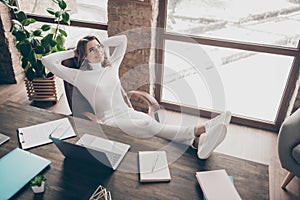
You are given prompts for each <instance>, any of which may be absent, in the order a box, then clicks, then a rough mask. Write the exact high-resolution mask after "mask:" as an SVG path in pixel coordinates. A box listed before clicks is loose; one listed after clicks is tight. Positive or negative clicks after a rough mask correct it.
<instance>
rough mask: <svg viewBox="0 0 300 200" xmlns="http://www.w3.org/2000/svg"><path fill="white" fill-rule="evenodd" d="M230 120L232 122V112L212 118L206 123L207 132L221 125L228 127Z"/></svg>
mask: <svg viewBox="0 0 300 200" xmlns="http://www.w3.org/2000/svg"><path fill="white" fill-rule="evenodd" d="M230 120H231V112H230V111H225V112H223V113H221V114H220V115H218V116H216V117H215V118H212V119H211V120H209V121H207V122H206V123H205V131H206V132H208V131H209V129H210V128H211V127H213V126H215V125H217V124H221V123H224V124H225V125H226V126H228V124H229V123H230Z"/></svg>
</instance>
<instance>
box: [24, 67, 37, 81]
mask: <svg viewBox="0 0 300 200" xmlns="http://www.w3.org/2000/svg"><path fill="white" fill-rule="evenodd" d="M25 74H26V77H27V79H28V80H29V81H32V80H33V79H34V77H35V71H34V70H33V67H30V68H28V69H27V70H26V73H25Z"/></svg>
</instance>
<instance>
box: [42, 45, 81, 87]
mask: <svg viewBox="0 0 300 200" xmlns="http://www.w3.org/2000/svg"><path fill="white" fill-rule="evenodd" d="M72 57H74V50H67V51H60V52H55V53H52V54H49V55H47V56H44V57H43V58H42V63H43V65H44V66H45V67H46V68H47V69H49V70H50V71H51V72H52V73H53V74H55V75H56V76H58V77H59V78H61V79H63V80H65V81H67V82H69V83H71V84H72V85H73V84H74V81H75V78H76V74H77V72H78V70H77V69H72V68H68V67H65V66H63V65H62V64H61V62H62V61H63V60H66V59H69V58H72Z"/></svg>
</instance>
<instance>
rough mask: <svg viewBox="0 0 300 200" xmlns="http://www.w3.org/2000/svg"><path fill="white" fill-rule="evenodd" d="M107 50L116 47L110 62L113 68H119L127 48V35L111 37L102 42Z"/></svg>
mask: <svg viewBox="0 0 300 200" xmlns="http://www.w3.org/2000/svg"><path fill="white" fill-rule="evenodd" d="M102 44H103V45H104V47H105V48H108V47H115V49H114V52H113V54H112V55H111V56H110V59H109V60H110V61H111V63H112V65H113V66H117V67H119V66H120V64H121V62H122V60H123V57H124V54H125V52H126V48H127V37H126V36H125V35H117V36H112V37H109V38H108V39H106V40H104V41H103V42H102Z"/></svg>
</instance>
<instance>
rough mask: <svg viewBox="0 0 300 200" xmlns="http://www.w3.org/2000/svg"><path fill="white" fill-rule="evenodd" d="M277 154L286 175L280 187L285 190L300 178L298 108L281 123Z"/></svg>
mask: <svg viewBox="0 0 300 200" xmlns="http://www.w3.org/2000/svg"><path fill="white" fill-rule="evenodd" d="M278 154H279V160H280V163H281V166H282V167H283V168H284V169H286V170H288V174H287V176H286V177H285V179H284V180H283V183H282V185H281V188H282V189H285V188H286V186H287V185H288V184H289V182H290V181H291V180H292V179H293V178H294V177H295V176H297V177H300V108H299V109H298V110H296V111H295V112H294V113H293V114H292V115H291V116H289V117H288V118H287V119H285V121H284V122H283V123H282V125H281V127H280V130H279V135H278Z"/></svg>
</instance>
